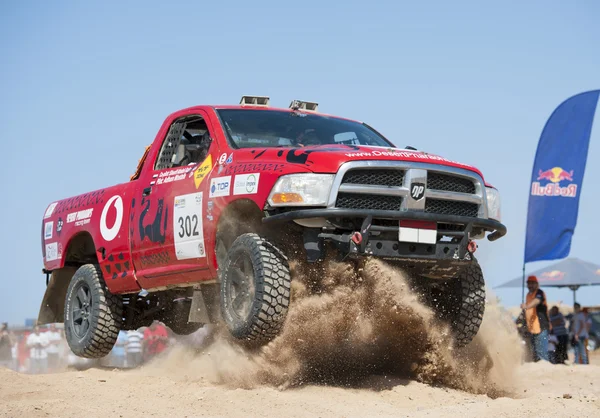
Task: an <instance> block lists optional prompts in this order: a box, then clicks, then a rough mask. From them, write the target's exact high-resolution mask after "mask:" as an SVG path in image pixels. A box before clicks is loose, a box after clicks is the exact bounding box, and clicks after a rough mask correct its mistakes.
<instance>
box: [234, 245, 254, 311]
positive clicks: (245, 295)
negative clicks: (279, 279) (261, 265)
mask: <svg viewBox="0 0 600 418" xmlns="http://www.w3.org/2000/svg"><path fill="white" fill-rule="evenodd" d="M228 293H229V295H230V296H229V297H230V306H231V308H232V309H233V312H234V313H235V315H237V316H238V317H239V318H242V319H244V318H247V317H248V315H249V314H250V311H251V310H252V302H253V301H254V295H255V293H256V289H255V286H254V266H253V265H252V261H251V260H250V257H249V256H248V255H247V254H243V255H240V256H239V257H238V258H237V260H236V261H235V262H234V263H231V265H230V268H229V292H228Z"/></svg>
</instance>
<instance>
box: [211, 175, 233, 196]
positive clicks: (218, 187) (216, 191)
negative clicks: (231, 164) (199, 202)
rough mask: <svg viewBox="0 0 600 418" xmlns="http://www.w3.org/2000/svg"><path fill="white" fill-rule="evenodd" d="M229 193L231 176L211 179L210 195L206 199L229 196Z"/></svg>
mask: <svg viewBox="0 0 600 418" xmlns="http://www.w3.org/2000/svg"><path fill="white" fill-rule="evenodd" d="M230 191H231V176H225V177H213V178H212V179H211V180H210V193H209V195H208V197H222V196H229V193H230Z"/></svg>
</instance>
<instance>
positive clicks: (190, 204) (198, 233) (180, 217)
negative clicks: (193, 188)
mask: <svg viewBox="0 0 600 418" xmlns="http://www.w3.org/2000/svg"><path fill="white" fill-rule="evenodd" d="M173 234H174V236H175V256H176V257H177V259H178V260H186V259H189V258H200V257H206V251H205V248H204V233H203V231H202V192H199V193H190V194H185V195H181V196H175V199H174V202H173Z"/></svg>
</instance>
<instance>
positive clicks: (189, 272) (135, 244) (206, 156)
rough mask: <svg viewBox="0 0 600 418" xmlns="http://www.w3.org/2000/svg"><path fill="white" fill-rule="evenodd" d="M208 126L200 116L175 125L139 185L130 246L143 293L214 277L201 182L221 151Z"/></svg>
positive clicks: (204, 187) (205, 192)
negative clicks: (206, 239) (208, 255)
mask: <svg viewBox="0 0 600 418" xmlns="http://www.w3.org/2000/svg"><path fill="white" fill-rule="evenodd" d="M209 124H210V122H209V120H208V118H207V117H206V115H205V114H202V112H200V111H195V113H193V114H189V115H186V116H183V117H180V118H178V119H176V120H174V121H173V122H172V123H171V125H170V127H169V129H168V131H167V133H166V135H165V138H164V140H163V143H162V144H161V145H160V148H159V150H158V152H155V153H150V154H149V157H150V158H151V156H152V155H154V156H155V158H153V159H152V161H150V160H149V161H147V163H146V164H151V165H152V166H151V167H149V168H146V169H144V170H143V173H142V174H141V176H140V178H139V180H138V187H137V190H136V193H135V197H134V201H133V202H132V211H131V214H132V215H131V225H130V228H131V231H130V237H131V239H130V246H131V253H132V258H133V263H134V265H135V268H136V276H137V279H138V281H139V283H140V285H141V286H142V287H143V288H145V289H150V288H154V287H161V286H166V285H170V284H176V283H183V282H191V281H198V280H201V279H202V278H205V276H207V275H210V272H209V269H208V258H207V255H206V248H205V232H204V225H203V224H204V222H203V220H204V218H205V216H204V214H205V213H206V205H207V202H206V200H207V199H206V197H207V195H208V186H207V184H208V181H203V180H204V178H205V177H206V176H207V175H208V174H209V173H210V171H211V170H212V169H213V167H214V163H215V162H216V158H215V156H216V155H219V154H218V151H219V150H218V146H217V142H216V141H213V140H212V138H214V135H213V134H212V132H213V129H212V127H210V126H209Z"/></svg>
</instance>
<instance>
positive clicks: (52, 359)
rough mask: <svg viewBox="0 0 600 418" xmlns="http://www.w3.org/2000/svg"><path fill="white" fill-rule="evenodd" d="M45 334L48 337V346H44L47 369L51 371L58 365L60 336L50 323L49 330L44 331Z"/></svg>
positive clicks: (54, 326)
mask: <svg viewBox="0 0 600 418" xmlns="http://www.w3.org/2000/svg"><path fill="white" fill-rule="evenodd" d="M45 334H46V337H47V338H48V347H47V348H46V353H47V354H48V371H50V372H53V371H56V370H57V369H58V366H59V362H60V343H61V341H62V337H61V335H60V332H59V331H58V330H57V329H56V325H54V324H52V325H50V330H48V331H47V332H45Z"/></svg>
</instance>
